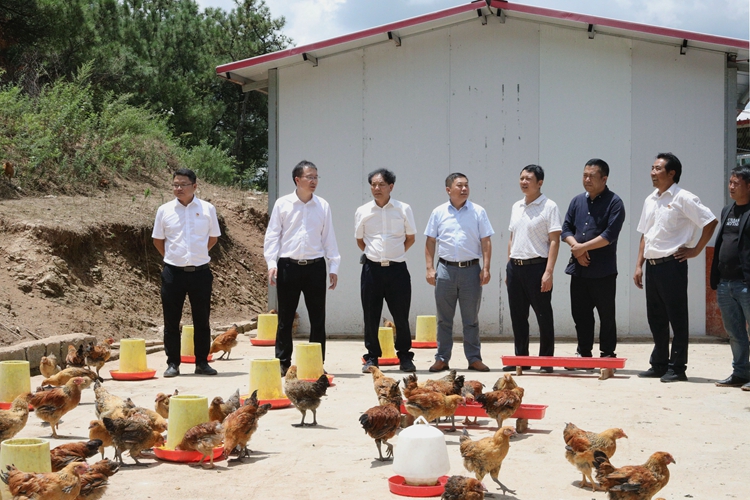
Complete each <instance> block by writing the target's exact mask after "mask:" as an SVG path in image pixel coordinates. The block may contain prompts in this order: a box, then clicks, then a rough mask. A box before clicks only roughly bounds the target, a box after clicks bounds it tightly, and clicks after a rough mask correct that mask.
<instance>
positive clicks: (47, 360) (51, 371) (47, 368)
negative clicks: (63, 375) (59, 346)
mask: <svg viewBox="0 0 750 500" xmlns="http://www.w3.org/2000/svg"><path fill="white" fill-rule="evenodd" d="M59 372H60V366H59V365H58V364H57V356H55V355H54V354H50V355H49V356H42V359H41V360H40V361H39V373H41V374H42V376H43V377H44V378H49V377H51V376H52V375H55V374H56V373H59Z"/></svg>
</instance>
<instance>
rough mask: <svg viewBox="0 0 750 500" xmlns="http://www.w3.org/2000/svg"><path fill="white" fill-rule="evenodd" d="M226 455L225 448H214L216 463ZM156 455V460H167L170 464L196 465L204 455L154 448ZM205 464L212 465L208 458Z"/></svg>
mask: <svg viewBox="0 0 750 500" xmlns="http://www.w3.org/2000/svg"><path fill="white" fill-rule="evenodd" d="M223 454H224V447H223V446H217V447H216V448H214V461H216V460H218V459H219V458H221V456H222V455H223ZM154 455H156V458H159V459H161V460H166V461H168V462H182V463H194V462H198V461H200V459H201V457H202V456H203V454H202V453H201V452H199V451H182V450H169V449H167V448H164V447H158V448H154ZM203 463H210V462H209V459H208V458H206V459H205V460H204V461H203Z"/></svg>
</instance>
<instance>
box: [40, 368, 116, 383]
mask: <svg viewBox="0 0 750 500" xmlns="http://www.w3.org/2000/svg"><path fill="white" fill-rule="evenodd" d="M75 377H87V378H90V379H91V380H95V381H98V382H104V379H103V378H101V377H100V376H99V375H97V374H96V373H94V372H92V371H91V370H89V369H87V368H81V367H76V366H72V367H70V368H66V369H64V370H62V371H60V372H58V373H56V374H54V375H52V376H51V377H47V378H45V379H44V380H42V385H54V386H56V387H61V386H63V385H65V384H66V383H67V382H68V381H69V380H70V379H72V378H75Z"/></svg>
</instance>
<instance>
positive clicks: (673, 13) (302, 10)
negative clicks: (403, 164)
mask: <svg viewBox="0 0 750 500" xmlns="http://www.w3.org/2000/svg"><path fill="white" fill-rule="evenodd" d="M196 1H197V2H198V4H199V5H200V6H201V7H204V8H205V7H219V8H222V9H224V10H227V11H229V10H231V9H232V7H233V6H234V5H235V4H234V0H196ZM469 1H470V0H265V2H266V5H267V6H268V8H269V9H270V10H271V15H272V17H275V18H276V17H281V16H284V18H285V19H286V26H285V27H284V29H283V30H282V31H283V33H284V34H285V35H287V36H288V37H290V38H292V40H293V42H294V44H295V45H297V46H300V45H306V44H309V43H312V42H316V41H319V40H327V39H329V38H333V37H335V36H339V35H344V34H347V33H353V32H355V31H360V30H363V29H367V28H372V27H375V26H380V25H383V24H387V23H391V22H394V21H400V20H403V19H408V18H410V17H414V16H419V15H422V14H427V13H430V12H435V11H438V10H443V9H447V8H449V7H454V6H456V5H463V4H465V3H469ZM515 3H521V4H526V5H535V6H538V7H547V8H550V9H557V10H563V11H566V12H577V13H581V14H590V15H595V16H599V17H608V18H613V19H621V20H625V21H633V22H638V23H644V24H652V25H657V26H665V27H668V28H676V29H682V30H687V31H695V32H699V33H708V34H711V35H721V36H727V37H731V38H740V39H743V40H748V38H750V5H749V4H750V2H748V0H524V1H522V2H515Z"/></svg>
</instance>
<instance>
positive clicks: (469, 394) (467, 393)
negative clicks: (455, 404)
mask: <svg viewBox="0 0 750 500" xmlns="http://www.w3.org/2000/svg"><path fill="white" fill-rule="evenodd" d="M483 388H484V384H483V383H481V382H480V381H478V380H466V381H465V382H464V386H463V387H462V388H461V395H462V396H463V397H464V398H465V399H466V401H467V402H473V401H475V400H476V397H477V396H479V395H480V394H482V389H483ZM476 423H477V417H476V416H475V417H474V421H473V422H471V421H469V417H468V416H466V417H465V418H464V425H469V424H473V425H476Z"/></svg>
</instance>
